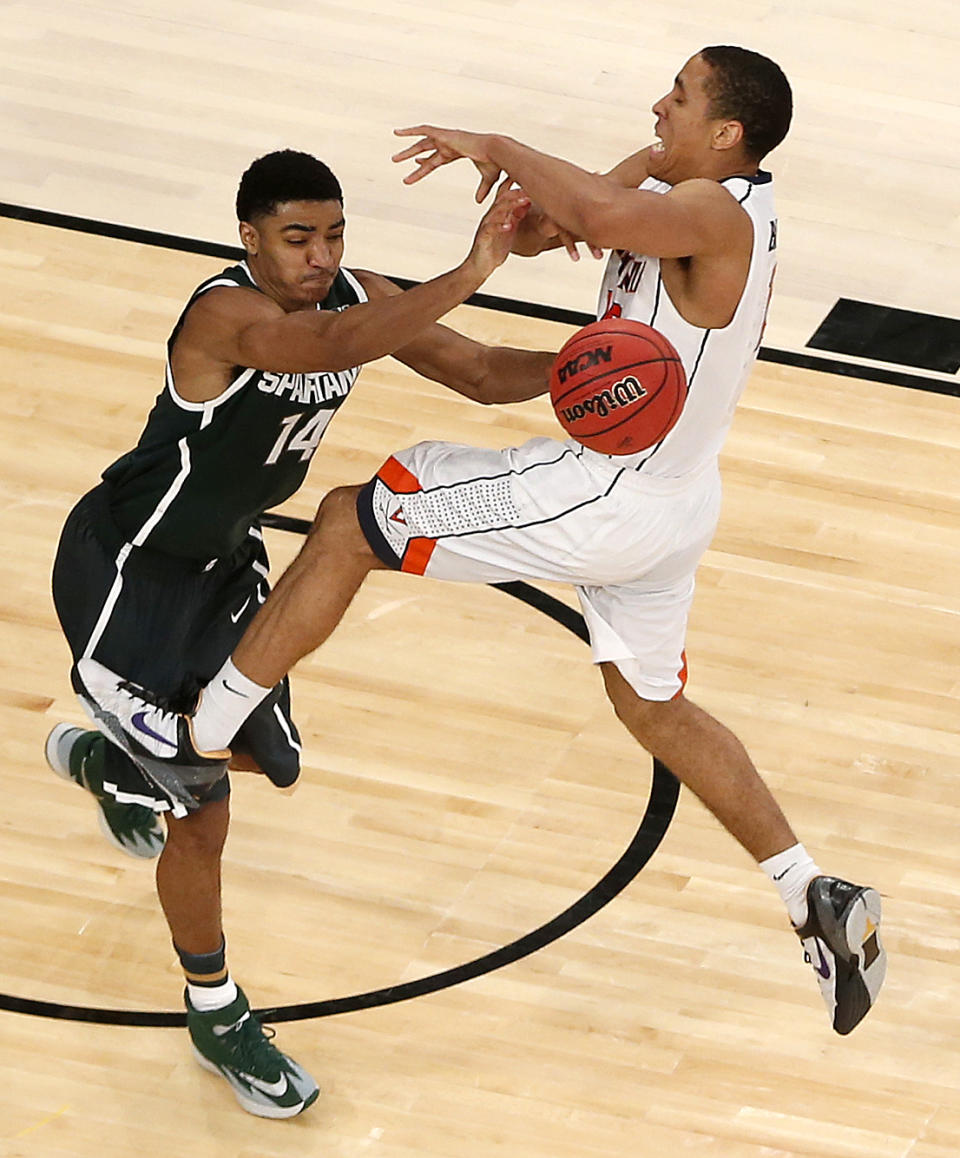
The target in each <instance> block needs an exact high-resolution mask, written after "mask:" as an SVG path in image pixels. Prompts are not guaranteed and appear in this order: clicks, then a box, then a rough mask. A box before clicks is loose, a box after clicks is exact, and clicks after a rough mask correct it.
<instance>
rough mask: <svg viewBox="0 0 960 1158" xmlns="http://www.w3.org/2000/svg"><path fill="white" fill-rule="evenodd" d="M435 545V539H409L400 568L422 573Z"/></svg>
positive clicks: (417, 573)
mask: <svg viewBox="0 0 960 1158" xmlns="http://www.w3.org/2000/svg"><path fill="white" fill-rule="evenodd" d="M412 477H413V476H412V475H411V478H412ZM436 545H437V540H436V539H424V538H419V539H411V540H410V542H409V543H408V544H407V549H406V550H405V551H404V553H403V562H402V563H401V564H400V570H401V571H408V572H410V573H411V574H413V575H422V574H423V573H424V571H426V569H427V564H428V563H429V562H430V556H431V555H432V554H433V548H434V547H435V546H436Z"/></svg>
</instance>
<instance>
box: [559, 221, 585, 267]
mask: <svg viewBox="0 0 960 1158" xmlns="http://www.w3.org/2000/svg"><path fill="white" fill-rule="evenodd" d="M557 237H559V238H560V241H561V243H562V245H563V248H564V249H565V250H566V251H567V256H568V257H569V258H570V260H571V261H579V260H580V251H579V250H578V249H577V242H576V239H575V238H574V237H573V235H572V234H570V233H568V232H567V231H566V230H565V229H558V230H557Z"/></svg>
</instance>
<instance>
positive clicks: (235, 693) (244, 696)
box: [223, 680, 247, 700]
mask: <svg viewBox="0 0 960 1158" xmlns="http://www.w3.org/2000/svg"><path fill="white" fill-rule="evenodd" d="M223 686H224V687H225V688H226V690H227V691H228V692H232V693H233V694H234V695H235V696H239V697H240V698H241V699H242V700H245V699H247V695H246V693H245V692H238V691H237V689H236V688H232V687H231V686H230V685H229V684H228V683H227V681H226V680H224V681H223Z"/></svg>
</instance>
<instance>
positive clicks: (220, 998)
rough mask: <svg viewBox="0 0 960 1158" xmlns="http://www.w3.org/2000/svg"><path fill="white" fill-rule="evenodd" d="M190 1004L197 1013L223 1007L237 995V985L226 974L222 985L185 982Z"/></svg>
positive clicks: (210, 1011)
mask: <svg viewBox="0 0 960 1158" xmlns="http://www.w3.org/2000/svg"><path fill="white" fill-rule="evenodd" d="M187 994H188V995H189V997H190V1004H191V1005H192V1006H193V1008H194V1009H195V1010H196V1011H197V1012H198V1013H212V1012H213V1011H214V1010H215V1009H225V1008H226V1006H228V1005H229V1004H230V1002H231V1001H235V1000H236V997H237V986H236V984H235V982H234V980H233V978H232V977H231V976H230V974H229V973H228V974H227V978H226V980H225V981H224V982H223V984H222V985H192V984H191V983H190V982H189V981H188V982H187Z"/></svg>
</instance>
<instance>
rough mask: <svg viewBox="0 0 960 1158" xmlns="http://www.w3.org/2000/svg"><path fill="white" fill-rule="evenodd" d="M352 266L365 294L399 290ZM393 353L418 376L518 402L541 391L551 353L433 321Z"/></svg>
mask: <svg viewBox="0 0 960 1158" xmlns="http://www.w3.org/2000/svg"><path fill="white" fill-rule="evenodd" d="M353 272H354V274H355V275H356V277H357V278H358V279H359V281H360V283H361V285H362V286H363V288H364V289H365V290H366V291H367V294H368V295H369V297H370V298H371V299H381V298H385V297H392V296H396V295H397V294H399V293H400V292H401V290H400V287H399V286H396V285H394V284H393V282H391V281H388V279H387V278H385V277H382V276H381V275H380V274H377V273H371V272H370V271H369V270H362V269H357V270H354V271H353ZM393 356H394V357H395V358H396V359H397V360H398V361H399V362H403V364H404V365H405V366H409V367H410V369H411V370H415V371H416V372H417V373H418V374H420V375H421V376H422V377H424V378H429V379H430V380H431V381H432V382H439V383H440V384H441V385H442V386H447V387H449V388H450V389H451V390H455V391H456V392H457V393H458V394H462V395H464V397H466V398H470V399H472V400H473V401H474V402H482V403H506V402H524V401H526V399H528V398H536V397H538V396H539V395H540V394H544V393H546V390H547V387H548V378H549V374H550V366H551V365H552V363H553V359H554V353H553V351H550V350H520V349H516V348H514V347H509V346H486V345H484V344H483V343H482V342H476V341H474V340H473V339H472V338H468V337H466V336H465V335H463V334H459V333H457V331H456V330H451V329H450V328H449V327H447V326H444V325H440V324H439V323H437V324H435V325H432V326H428V327H427V328H426V329H425V330H424V331H423V332H422V333H421V334H419V335H418V336H417V337H416V338H414V340H413V341H412V342H409V343H408V344H407V345H405V346H402V347H401V348H400V349H399V350H394V352H393Z"/></svg>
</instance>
